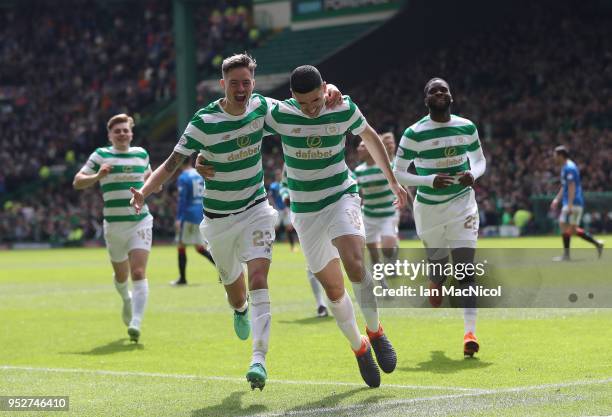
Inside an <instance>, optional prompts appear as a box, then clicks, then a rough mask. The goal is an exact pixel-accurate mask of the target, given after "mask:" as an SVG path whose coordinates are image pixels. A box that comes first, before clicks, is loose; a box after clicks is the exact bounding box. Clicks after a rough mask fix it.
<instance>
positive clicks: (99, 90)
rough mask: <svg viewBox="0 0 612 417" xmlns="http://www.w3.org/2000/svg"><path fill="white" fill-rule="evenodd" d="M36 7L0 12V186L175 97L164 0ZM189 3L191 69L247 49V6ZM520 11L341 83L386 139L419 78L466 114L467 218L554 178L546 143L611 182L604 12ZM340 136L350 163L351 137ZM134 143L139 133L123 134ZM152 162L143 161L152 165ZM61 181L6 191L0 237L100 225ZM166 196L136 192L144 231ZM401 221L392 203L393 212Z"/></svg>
mask: <svg viewBox="0 0 612 417" xmlns="http://www.w3.org/2000/svg"><path fill="white" fill-rule="evenodd" d="M35 4H36V7H29V8H25V7H23V8H19V7H17V8H15V9H7V10H6V13H4V12H3V13H1V14H0V59H1V60H2V62H3V63H6V65H4V64H3V65H2V68H1V69H0V132H1V136H2V140H1V141H0V166H2V170H1V172H0V197H2V195H3V193H8V192H12V191H15V190H16V189H18V188H20V187H23V186H24V184H28V183H30V182H32V181H34V180H39V179H40V178H41V177H42V178H43V179H44V178H53V177H54V175H53V174H54V167H56V166H61V167H68V170H67V172H74V170H76V169H78V168H79V167H80V164H81V163H82V162H83V161H84V160H85V159H86V157H87V155H89V153H90V152H91V151H92V150H93V149H95V148H96V147H98V146H103V145H105V144H106V129H105V126H104V123H105V121H106V120H107V119H108V117H109V116H110V115H112V114H116V113H119V112H124V111H125V112H129V113H132V114H133V113H134V112H139V111H141V110H143V109H146V108H147V107H149V106H152V105H154V103H155V102H160V101H164V100H167V99H171V98H172V97H173V96H174V89H175V84H174V75H173V73H174V56H173V50H172V49H173V40H172V33H171V30H172V22H171V16H172V14H171V10H170V9H171V7H170V6H171V5H170V2H169V1H165V0H155V1H145V2H142V5H143V7H127V8H124V7H120V6H118V5H117V4H110V5H105V6H103V5H101V4H100V3H93V4H95V7H91V4H90V3H87V4H86V3H85V2H83V1H77V0H74V1H71V2H64V3H62V4H63V6H62V7H63V9H62V13H58V12H57V7H56V6H55V5H51V4H49V3H47V2H42V1H41V2H35ZM201 7H202V8H204V9H202V10H200V11H199V13H198V14H197V16H198V17H197V18H196V22H199V23H201V24H198V25H197V28H198V29H197V35H198V57H197V62H198V66H199V68H200V70H202V71H209V70H210V71H212V70H216V69H215V68H216V66H217V65H218V64H219V63H220V61H219V57H222V56H223V55H222V54H223V53H224V51H223V48H224V45H225V46H227V45H233V46H234V47H236V48H238V46H237V45H241V46H242V47H244V48H247V47H249V46H253V42H254V41H255V40H256V39H257V34H256V33H253V32H252V31H253V28H252V27H250V26H249V23H248V22H249V18H248V7H245V6H243V5H241V4H240V3H237V2H222V1H218V2H207V3H206V6H201ZM534 7H537V6H534ZM64 8H65V10H64ZM559 13H561V15H559ZM525 16H526V18H525V19H522V20H520V21H518V22H517V21H512V22H508V23H507V24H506V25H502V26H500V27H498V28H497V30H496V31H495V32H492V33H481V34H477V35H474V36H473V37H469V38H462V39H457V40H455V41H452V42H450V43H449V44H448V45H447V46H445V47H442V48H439V49H431V48H427V49H424V50H423V51H422V53H421V54H419V55H418V57H417V58H415V60H414V61H411V62H408V63H407V64H406V66H405V67H403V68H395V69H391V70H388V71H383V72H382V73H381V74H380V76H379V77H377V78H372V79H370V80H367V81H364V82H363V83H360V84H359V85H358V86H355V87H353V88H351V87H348V88H346V89H345V90H344V92H345V93H347V94H350V95H351V96H352V98H353V99H354V101H355V102H357V103H358V104H359V105H360V108H361V110H362V111H363V113H364V114H365V115H366V116H367V118H368V120H369V122H370V123H371V124H372V125H373V126H374V127H375V128H376V129H377V130H378V131H380V132H383V131H387V130H391V131H393V132H394V133H395V134H396V138H397V140H398V141H399V138H400V136H401V134H402V132H403V130H404V129H405V128H407V127H408V126H409V125H410V124H412V123H414V122H415V121H417V120H418V119H420V118H421V117H422V116H423V115H425V113H426V109H425V107H424V105H423V86H424V84H425V81H427V80H428V79H429V78H431V77H432V76H441V77H443V78H445V79H447V80H448V81H449V83H450V85H451V91H452V93H453V95H454V98H455V103H454V105H453V109H454V113H455V114H459V115H463V116H465V117H467V118H469V119H471V120H473V121H474V122H475V123H476V125H477V126H478V127H479V132H480V137H481V140H482V142H483V149H484V152H485V155H486V157H487V166H488V170H487V174H486V175H485V176H483V177H482V178H481V179H480V180H479V181H478V183H477V185H476V187H477V194H476V195H477V198H478V200H479V203H480V209H481V223H482V226H486V225H501V224H503V223H504V222H506V223H507V222H508V218H511V217H512V216H511V214H512V213H514V212H516V211H517V210H519V209H526V210H532V209H533V207H532V202H531V200H530V197H531V196H534V195H538V194H546V193H548V194H550V193H555V192H556V191H557V190H558V187H559V181H558V168H557V167H555V166H553V161H552V158H551V152H552V149H553V147H554V146H555V145H557V144H565V145H567V146H568V147H569V148H570V149H571V151H572V158H573V159H575V160H576V162H577V163H578V164H579V166H580V168H581V173H582V177H583V181H582V184H583V188H584V190H585V191H605V190H606V189H609V186H608V184H610V183H611V182H612V169H611V168H612V155H611V154H610V152H603V150H604V149H607V148H608V147H609V144H610V143H612V119H611V118H610V114H612V94H611V93H612V91H611V90H612V83H611V81H610V80H612V53H611V52H610V51H612V24H610V23H611V22H610V19H609V18H607V17H600V16H592V15H590V16H580V15H571V14H570V12H569V11H565V12H559V11H557V12H556V13H531V14H530V13H526V14H525ZM585 27H588V28H589V30H584V28H585ZM142 46H144V47H142ZM239 49H240V48H239ZM255 57H256V56H255ZM41 68H45V71H41V70H40V69H41ZM340 83H341V80H338V84H340ZM341 87H342V86H341ZM347 143H349V146H350V151H349V153H348V156H347V158H348V160H349V165H350V166H351V167H354V166H355V165H356V162H357V161H356V153H355V152H354V149H355V146H356V144H355V143H354V141H350V140H349V141H348V142H347ZM134 144H135V145H137V146H143V147H145V148H147V147H148V146H149V145H150V144H149V143H147V141H146V140H145V139H142V138H140V137H138V134H136V139H135V142H134ZM264 153H265V156H264V167H265V169H266V172H267V173H266V174H267V177H268V178H271V177H272V176H273V171H274V168H276V167H278V166H280V164H279V163H280V161H281V151H280V147H279V144H278V139H273V140H271V141H270V142H269V144H265V146H264ZM160 162H161V161H153V164H154V168H155V166H156V165H157V164H158V163H160ZM70 190H71V188H70V183H69V182H66V181H64V182H62V181H56V182H54V183H53V182H51V181H49V182H48V184H47V186H46V188H43V189H42V190H41V189H38V190H37V191H35V192H33V193H26V194H25V196H23V197H20V199H19V200H18V201H17V200H15V201H12V200H11V201H6V202H5V203H4V207H0V242H2V241H4V242H13V241H28V240H35V241H58V242H60V241H70V240H78V239H79V238H81V237H82V238H96V237H100V233H101V228H100V223H101V220H100V219H101V217H102V216H101V212H102V199H101V196H100V193H99V191H98V190H97V189H92V190H88V191H87V192H85V193H81V194H79V195H77V194H76V193H73V192H72V191H70ZM174 193H175V189H174V187H168V189H167V190H165V191H164V192H163V193H161V194H159V196H157V197H155V198H154V199H152V201H151V203H150V207H151V211H152V212H153V214H154V215H155V218H156V225H155V230H156V234H157V233H159V234H160V235H162V236H163V235H166V236H169V235H171V234H172V233H173V216H174V204H175V198H174ZM506 212H508V216H506V215H505V214H506ZM611 215H612V213H608V212H602V211H596V210H595V211H593V210H591V211H590V210H589V208H588V207H587V214H586V215H585V219H590V220H592V222H591V226H592V227H593V228H594V229H596V230H597V231H610V230H612V218H611ZM510 221H511V220H510ZM410 223H411V217H410V214H406V215H405V216H404V218H403V224H404V225H405V226H406V225H410ZM75 230H76V231H77V233H76V235H75ZM79 230H80V232H78V231H79ZM71 233H72V234H71ZM71 238H72V239H71Z"/></svg>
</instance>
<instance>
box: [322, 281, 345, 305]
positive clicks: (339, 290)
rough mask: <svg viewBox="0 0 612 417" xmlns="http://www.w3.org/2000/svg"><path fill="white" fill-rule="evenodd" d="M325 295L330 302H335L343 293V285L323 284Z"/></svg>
mask: <svg viewBox="0 0 612 417" xmlns="http://www.w3.org/2000/svg"><path fill="white" fill-rule="evenodd" d="M323 289H324V290H325V295H326V296H327V298H328V299H329V300H330V301H331V302H336V301H338V300H339V299H341V298H342V296H343V295H344V287H342V286H337V285H328V286H324V287H323Z"/></svg>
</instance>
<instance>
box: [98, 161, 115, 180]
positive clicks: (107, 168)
mask: <svg viewBox="0 0 612 417" xmlns="http://www.w3.org/2000/svg"><path fill="white" fill-rule="evenodd" d="M112 169H113V166H112V165H110V164H102V165H101V166H100V169H99V170H98V179H99V180H101V179H102V178H104V177H106V176H107V175H108V174H110V172H111V170H112Z"/></svg>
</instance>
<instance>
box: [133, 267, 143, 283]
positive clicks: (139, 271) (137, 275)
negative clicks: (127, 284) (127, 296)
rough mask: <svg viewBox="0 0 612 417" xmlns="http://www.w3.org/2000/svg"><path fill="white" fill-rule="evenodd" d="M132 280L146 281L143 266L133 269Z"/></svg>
mask: <svg viewBox="0 0 612 417" xmlns="http://www.w3.org/2000/svg"><path fill="white" fill-rule="evenodd" d="M132 279H133V280H134V281H139V280H141V279H145V268H144V267H141V266H139V267H136V268H132Z"/></svg>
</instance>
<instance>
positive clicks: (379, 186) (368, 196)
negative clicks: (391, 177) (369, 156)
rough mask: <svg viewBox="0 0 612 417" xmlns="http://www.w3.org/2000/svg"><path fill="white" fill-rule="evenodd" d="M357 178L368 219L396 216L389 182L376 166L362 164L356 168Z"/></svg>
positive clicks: (364, 211)
mask: <svg viewBox="0 0 612 417" xmlns="http://www.w3.org/2000/svg"><path fill="white" fill-rule="evenodd" d="M355 176H356V177H357V183H358V184H359V189H360V190H361V196H362V197H363V214H364V216H368V217H389V216H393V215H395V214H396V210H395V207H394V206H393V201H395V195H394V194H393V191H391V187H390V186H389V181H387V178H385V175H384V174H383V172H382V170H381V169H380V168H379V167H378V166H376V165H368V164H367V163H365V162H364V163H362V164H361V165H359V166H357V168H355Z"/></svg>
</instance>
